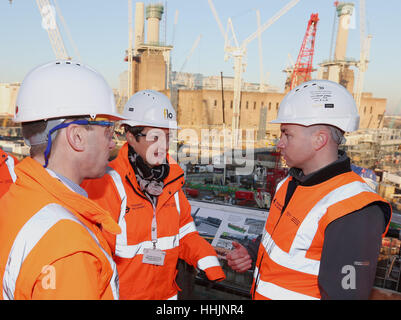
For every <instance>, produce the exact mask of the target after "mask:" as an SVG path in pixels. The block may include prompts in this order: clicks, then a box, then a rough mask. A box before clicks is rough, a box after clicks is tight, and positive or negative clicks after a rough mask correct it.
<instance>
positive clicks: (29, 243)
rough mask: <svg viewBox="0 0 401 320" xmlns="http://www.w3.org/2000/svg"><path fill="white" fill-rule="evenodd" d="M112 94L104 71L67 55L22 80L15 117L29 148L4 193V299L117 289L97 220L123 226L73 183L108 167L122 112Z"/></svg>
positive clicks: (89, 295)
mask: <svg viewBox="0 0 401 320" xmlns="http://www.w3.org/2000/svg"><path fill="white" fill-rule="evenodd" d="M113 101H114V100H113V92H112V90H111V88H110V87H109V86H108V85H107V83H106V81H105V80H104V79H103V77H102V76H100V75H99V74H98V73H97V72H95V71H94V70H92V69H90V68H89V67H86V66H84V65H82V64H76V63H72V62H70V61H63V62H52V63H48V64H45V65H42V66H39V67H38V68H35V69H34V70H32V71H31V72H30V73H29V74H28V75H27V76H26V77H25V79H24V81H23V82H22V84H21V87H20V90H19V93H18V98H17V107H16V113H15V116H14V121H15V122H20V123H22V131H23V136H24V138H25V139H26V141H27V143H29V144H30V146H31V149H30V152H31V157H27V158H25V159H24V160H22V161H21V162H20V163H19V164H18V166H17V167H16V175H17V177H18V178H17V180H16V182H15V183H14V184H13V185H12V186H11V187H10V189H9V192H7V193H6V194H5V195H4V196H3V197H2V198H1V199H0V207H1V208H2V210H1V211H0V243H1V246H0V279H1V286H2V288H1V290H0V299H7V300H10V299H117V298H118V294H119V290H118V276H117V270H116V266H115V263H114V261H113V259H112V257H111V252H110V248H109V246H108V244H107V241H106V240H105V239H104V237H103V235H102V232H101V231H100V228H102V229H103V230H107V231H108V232H110V233H118V232H120V231H121V230H120V227H119V226H118V225H117V224H116V223H115V222H114V220H113V219H111V217H110V215H109V213H108V212H107V211H105V210H104V209H102V208H101V207H100V206H99V205H97V204H96V203H95V202H93V201H91V200H90V199H88V198H87V194H86V192H85V191H84V190H83V189H82V188H81V187H80V186H79V184H80V183H81V182H82V180H83V179H85V178H98V177H100V176H102V175H103V174H104V173H105V171H106V168H107V164H108V158H109V155H110V150H111V149H112V148H114V147H115V143H114V142H113V140H112V136H113V132H114V122H113V120H115V119H121V117H120V116H119V115H118V114H117V113H116V112H115V104H114V102H113ZM99 117H102V118H99ZM45 119H46V120H45ZM52 145H53V146H52Z"/></svg>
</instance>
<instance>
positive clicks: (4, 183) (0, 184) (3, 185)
mask: <svg viewBox="0 0 401 320" xmlns="http://www.w3.org/2000/svg"><path fill="white" fill-rule="evenodd" d="M17 163H18V160H17V158H16V157H14V156H12V155H11V154H7V153H6V152H4V151H3V150H2V149H0V198H1V197H2V196H3V195H4V194H5V193H6V192H7V191H8V189H9V188H10V186H11V184H12V183H13V182H15V180H16V179H17V176H16V175H15V171H14V167H15V166H16V165H17Z"/></svg>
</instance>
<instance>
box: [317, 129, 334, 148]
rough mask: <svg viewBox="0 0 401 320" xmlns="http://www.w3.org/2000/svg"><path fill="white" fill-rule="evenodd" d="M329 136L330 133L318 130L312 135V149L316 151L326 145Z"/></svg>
mask: <svg viewBox="0 0 401 320" xmlns="http://www.w3.org/2000/svg"><path fill="white" fill-rule="evenodd" d="M329 134H330V133H329V132H328V131H327V130H324V129H318V130H316V131H315V132H314V133H313V147H314V149H315V150H316V151H318V150H320V149H322V148H323V147H324V146H325V145H327V142H328V141H329Z"/></svg>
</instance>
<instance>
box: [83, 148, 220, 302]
mask: <svg viewBox="0 0 401 320" xmlns="http://www.w3.org/2000/svg"><path fill="white" fill-rule="evenodd" d="M168 161H169V163H170V173H169V175H168V177H167V178H166V179H165V181H164V188H163V192H162V194H161V195H160V196H159V197H158V201H157V207H156V221H157V243H156V248H157V249H160V250H163V251H164V252H166V255H165V259H164V265H163V266H155V265H151V264H145V263H142V259H143V251H144V249H150V248H153V244H152V241H151V240H152V238H151V224H152V218H153V213H154V209H153V207H152V204H151V203H150V201H149V200H147V198H146V196H145V195H144V194H143V193H142V191H141V190H140V188H139V186H138V184H137V181H136V177H135V173H134V171H133V169H132V167H131V164H130V163H129V160H128V144H125V145H124V146H123V147H122V148H121V150H120V152H119V154H118V157H117V158H116V159H115V160H114V161H112V162H111V163H110V166H111V167H112V169H109V170H108V174H106V175H105V176H104V177H103V178H101V179H96V180H88V181H85V182H84V183H83V187H84V188H85V189H86V191H87V192H88V195H89V197H90V198H91V199H93V200H95V201H96V202H98V203H99V204H100V205H101V206H102V207H104V208H106V209H107V210H108V211H109V212H111V213H112V216H113V218H114V219H115V220H116V221H118V224H119V225H120V227H121V230H122V232H121V234H119V235H117V236H112V235H110V234H108V233H107V232H106V233H105V236H106V238H107V239H108V241H109V243H110V244H111V247H112V248H113V249H114V255H115V257H114V258H115V261H116V263H117V268H118V273H119V277H120V298H121V299H168V298H171V297H174V296H175V295H176V294H177V290H179V288H178V286H177V285H176V283H175V277H176V272H177V270H176V266H177V261H178V258H180V259H183V260H185V261H186V262H187V263H189V264H191V265H193V266H195V267H197V268H199V269H201V270H204V271H205V272H206V275H207V276H208V278H209V279H211V280H221V279H224V277H225V276H224V273H223V271H222V269H221V267H220V264H219V262H218V259H217V256H216V252H215V251H214V249H213V247H212V246H211V245H210V244H209V243H208V242H207V241H206V240H204V239H203V238H202V237H200V236H199V234H198V232H197V231H196V227H195V224H194V222H193V219H192V217H191V207H190V204H189V202H188V200H187V199H186V197H185V195H184V193H183V191H182V186H183V184H184V177H183V172H182V170H181V168H180V167H179V166H178V164H176V163H175V162H174V161H173V160H172V159H170V158H168Z"/></svg>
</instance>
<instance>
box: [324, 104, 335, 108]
mask: <svg viewBox="0 0 401 320" xmlns="http://www.w3.org/2000/svg"><path fill="white" fill-rule="evenodd" d="M324 107H325V108H334V103H325V104H324Z"/></svg>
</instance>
